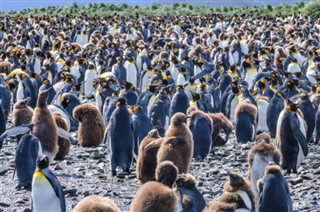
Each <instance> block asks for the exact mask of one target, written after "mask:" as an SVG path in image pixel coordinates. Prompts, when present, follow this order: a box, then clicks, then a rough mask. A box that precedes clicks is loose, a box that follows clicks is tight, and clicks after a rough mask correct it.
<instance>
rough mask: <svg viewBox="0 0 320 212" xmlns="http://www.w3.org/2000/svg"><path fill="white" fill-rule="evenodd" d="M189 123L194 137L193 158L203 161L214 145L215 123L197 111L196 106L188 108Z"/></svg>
mask: <svg viewBox="0 0 320 212" xmlns="http://www.w3.org/2000/svg"><path fill="white" fill-rule="evenodd" d="M187 116H188V117H190V118H189V119H188V121H187V126H188V127H189V129H190V131H191V133H192V136H193V158H195V159H196V160H203V159H204V158H205V157H206V156H207V155H208V154H209V152H210V150H211V145H212V136H211V135H212V131H213V123H212V120H211V119H210V117H209V116H208V115H207V114H206V113H204V112H202V111H200V110H198V109H196V108H195V107H194V106H191V107H189V108H188V111H187Z"/></svg>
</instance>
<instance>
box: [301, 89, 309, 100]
mask: <svg viewBox="0 0 320 212" xmlns="http://www.w3.org/2000/svg"><path fill="white" fill-rule="evenodd" d="M299 97H300V99H301V100H302V101H306V100H308V99H309V94H308V93H307V92H304V91H302V92H301V93H300V95H299Z"/></svg>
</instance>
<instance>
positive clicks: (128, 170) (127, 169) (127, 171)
mask: <svg viewBox="0 0 320 212" xmlns="http://www.w3.org/2000/svg"><path fill="white" fill-rule="evenodd" d="M123 171H124V172H126V173H128V174H130V173H131V171H130V169H129V168H126V169H125V170H123Z"/></svg>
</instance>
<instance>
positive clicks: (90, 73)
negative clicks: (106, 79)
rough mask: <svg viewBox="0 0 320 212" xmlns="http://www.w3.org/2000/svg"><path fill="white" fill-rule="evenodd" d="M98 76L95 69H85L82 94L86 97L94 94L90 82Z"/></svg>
mask: <svg viewBox="0 0 320 212" xmlns="http://www.w3.org/2000/svg"><path fill="white" fill-rule="evenodd" d="M96 78H98V74H97V73H96V72H95V70H87V71H86V74H85V77H84V81H85V84H84V94H85V96H86V97H87V98H89V97H91V96H92V95H94V87H93V85H92V82H93V80H94V79H96Z"/></svg>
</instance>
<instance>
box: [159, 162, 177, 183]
mask: <svg viewBox="0 0 320 212" xmlns="http://www.w3.org/2000/svg"><path fill="white" fill-rule="evenodd" d="M177 176H178V168H177V167H176V166H175V165H174V164H173V163H172V162H171V161H162V162H161V163H160V164H158V166H157V168H156V172H155V178H156V181H157V182H159V183H162V184H163V185H166V186H168V187H170V188H171V187H172V186H173V184H174V183H175V181H176V179H177Z"/></svg>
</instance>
